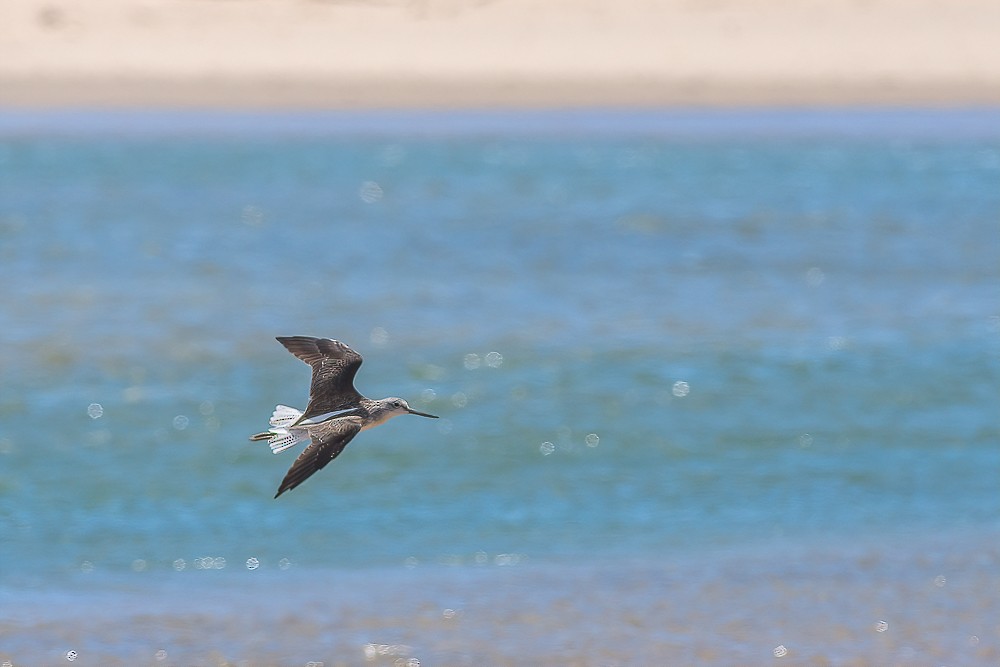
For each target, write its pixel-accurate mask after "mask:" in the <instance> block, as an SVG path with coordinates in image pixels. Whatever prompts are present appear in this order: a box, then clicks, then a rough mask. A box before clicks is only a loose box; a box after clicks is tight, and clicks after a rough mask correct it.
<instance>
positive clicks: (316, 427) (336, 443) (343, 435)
mask: <svg viewBox="0 0 1000 667" xmlns="http://www.w3.org/2000/svg"><path fill="white" fill-rule="evenodd" d="M277 341H278V342H279V343H281V344H282V345H284V346H285V348H286V349H287V350H288V351H289V352H291V353H292V354H294V355H295V356H296V357H298V358H299V359H301V360H302V361H304V362H306V363H307V364H309V366H311V367H312V383H311V384H310V386H309V403H308V404H307V405H306V409H305V411H301V412H300V411H299V410H296V409H295V408H290V407H288V406H287V405H278V406H276V407H275V408H274V413H273V414H272V415H271V420H270V424H271V428H270V429H268V430H267V431H264V432H263V433H257V434H256V435H252V436H250V439H251V440H267V443H268V445H270V447H271V451H272V452H274V453H275V454H278V453H280V452H283V451H285V450H286V449H288V448H289V447H293V446H295V445H297V444H299V443H300V442H304V443H306V445H307V446H306V448H305V449H304V450H303V451H302V453H301V454H300V455H299V457H298V458H297V459H295V463H293V464H292V467H291V468H289V469H288V472H287V473H286V474H285V478H284V479H283V480H281V486H279V487H278V492H277V493H276V494H275V495H274V497H275V498H277V497H278V496H280V495H281V494H282V493H284V492H285V491H291V490H292V489H294V488H295V487H296V486H298V485H299V484H301V483H302V482H304V481H306V480H307V479H309V478H310V477H311V476H312V475H313V474H314V473H316V472H318V471H320V470H322V469H323V468H324V467H326V464H327V463H329V462H330V461H332V460H333V459H335V458H336V457H337V455H338V454H340V452H342V451H344V447H346V446H347V443H349V442H350V441H351V440H352V439H353V438H354V436H356V435H357V434H358V433H360V432H361V431H364V430H365V429H369V428H372V427H373V426H378V425H379V424H382V423H384V422H386V421H388V420H389V419H392V418H393V417H395V416H396V415H405V414H411V415H419V416H421V417H430V418H431V419H437V416H436V415H429V414H427V413H425V412H417V411H416V410H414V409H412V408H411V407H410V406H409V405H407V404H406V401H404V400H403V399H401V398H396V397H395V396H390V397H389V398H382V399H379V400H377V401H373V400H372V399H370V398H366V397H365V396H362V395H361V394H360V393H359V392H358V390H357V389H355V388H354V376H355V375H357V373H358V369H359V368H361V362H362V361H363V360H362V358H361V355H360V354H358V353H357V352H355V351H354V350H353V349H351V348H350V347H349V346H348V345H346V344H345V343H341V342H340V341H339V340H333V339H330V338H314V337H312V336H278V337H277Z"/></svg>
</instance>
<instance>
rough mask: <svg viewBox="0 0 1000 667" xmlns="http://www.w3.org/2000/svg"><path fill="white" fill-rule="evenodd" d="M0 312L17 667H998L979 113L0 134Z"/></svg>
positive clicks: (6, 572)
mask: <svg viewBox="0 0 1000 667" xmlns="http://www.w3.org/2000/svg"><path fill="white" fill-rule="evenodd" d="M0 284H3V285H4V286H5V289H4V296H3V297H2V298H0V332H2V333H0V341H2V346H0V373H2V376H0V380H2V386H0V600H2V603H0V658H3V659H5V660H8V661H10V662H11V663H12V664H14V665H17V664H66V662H67V659H68V658H67V656H69V652H70V651H73V652H74V653H73V655H72V657H73V662H75V663H76V664H224V663H226V661H230V662H239V661H243V662H244V663H246V664H306V662H307V661H314V662H318V661H325V663H326V664H341V663H343V664H383V663H384V664H394V661H398V660H409V661H411V663H410V664H414V662H413V661H420V660H422V661H423V664H487V663H493V664H528V663H531V662H536V663H546V664H668V663H673V664H692V663H695V662H697V663H701V664H733V663H734V662H735V663H742V664H766V663H769V662H770V661H772V660H781V659H795V660H797V662H796V663H795V664H804V663H805V662H806V661H807V660H813V661H822V660H826V661H827V662H833V663H835V664H846V663H848V662H850V661H851V660H854V661H855V662H860V663H861V664H864V663H865V662H866V661H867V660H868V659H870V660H873V661H877V662H881V663H882V664H942V660H953V661H955V662H956V664H980V663H981V664H991V662H992V663H995V662H996V658H997V655H998V654H1000V626H997V624H996V618H997V616H996V614H997V612H998V609H1000V606H998V605H997V603H996V600H995V599H994V598H996V597H997V596H996V593H997V591H1000V588H998V586H1000V581H998V569H997V568H998V567H1000V549H998V547H997V538H998V537H1000V520H998V517H1000V400H998V399H1000V113H998V112H996V111H994V110H978V111H977V110H974V111H910V112H907V111H905V110H903V111H893V112H889V111H878V110H839V111H812V112H811V111H742V112H725V113H722V112H683V113H681V112H674V113H668V112H642V113H627V112H590V113H588V114H583V115H581V114H574V113H570V112H564V113H559V112H553V113H534V114H533V113H520V114H518V113H512V114H486V113H479V114H477V113H471V112H470V113H452V114H446V113H442V114H409V115H408V114H406V113H400V114H375V115H372V116H365V115H361V114H320V115H308V114H299V115H296V114H284V115H259V116H258V115H239V114H232V115H229V116H226V115H217V114H207V113H205V114H199V113H191V114H183V113H172V114H154V113H147V114H143V113H138V112H136V113H129V114H110V113H108V114H85V113H80V114H50V115H45V114H13V113H7V114H4V115H2V116H0ZM291 334H311V335H319V336H329V337H335V338H339V339H341V340H344V341H346V342H348V343H349V344H351V345H352V346H354V347H355V348H356V349H358V350H359V351H361V352H362V354H364V355H365V359H366V361H365V364H364V366H363V367H362V369H361V372H360V373H359V375H358V380H357V384H358V386H359V389H360V390H361V391H362V392H363V393H365V394H367V395H369V396H372V397H381V396H385V395H399V396H403V397H405V398H406V399H407V400H409V401H410V402H411V403H412V404H413V405H414V406H415V407H416V408H417V409H419V410H426V411H428V412H432V413H435V414H438V415H440V416H441V419H439V420H437V421H430V420H424V419H420V418H417V417H405V418H403V417H401V418H398V419H395V420H393V421H391V422H390V423H388V424H387V425H385V426H382V427H379V428H378V429H376V430H372V431H367V432H365V433H364V434H362V435H360V436H359V437H358V438H357V439H356V440H355V441H353V442H352V443H351V444H350V445H349V447H348V448H347V449H346V450H345V452H344V454H343V455H342V456H341V457H340V458H338V459H337V460H336V461H334V462H333V463H331V465H330V466H329V467H328V468H326V469H325V470H323V471H321V472H320V473H318V474H317V475H316V476H315V477H313V478H311V479H310V480H309V481H308V482H306V483H305V484H304V485H303V486H301V487H300V488H298V489H295V490H294V491H293V492H291V493H289V494H287V495H285V496H282V497H281V498H280V499H277V500H275V499H273V497H272V496H273V495H274V491H275V490H276V488H277V485H278V483H279V482H280V480H281V478H282V476H283V475H284V472H285V470H286V469H287V466H288V465H289V464H290V463H291V461H292V460H293V458H294V456H295V454H294V453H285V454H283V455H280V456H273V455H272V454H271V453H270V452H269V451H268V449H267V448H266V446H264V445H262V444H261V443H252V442H249V441H248V440H247V436H248V435H250V434H251V433H254V432H257V431H259V430H262V429H263V428H265V427H266V425H267V419H268V417H269V415H270V413H271V410H272V409H273V407H274V405H275V404H277V403H286V404H289V405H295V406H299V407H303V405H304V403H305V400H306V397H307V390H308V379H309V369H308V367H307V366H305V365H304V364H302V363H301V362H299V361H298V360H296V359H295V358H294V357H292V356H291V355H289V354H288V353H287V352H286V351H285V350H284V349H283V348H282V347H281V346H280V345H279V344H278V343H276V342H275V341H274V336H276V335H291ZM948 582H950V583H948ZM990 591H992V593H990ZM934 595H938V597H937V598H934V597H933V596H934ZM866 596H871V599H869V597H866ZM841 598H842V599H841ZM626 609H631V610H633V611H632V612H629V613H632V616H629V615H628V613H626V612H625V611H623V610H626ZM250 610H253V613H252V614H251V612H250ZM269 614H270V615H269ZM251 615H253V616H254V617H255V618H257V619H258V620H257V621H256V622H255V621H251V620H248V618H247V617H248V616H251ZM808 618H814V619H822V620H821V621H819V620H817V622H816V623H814V624H811V625H810V623H809V622H808V621H807V620H806V619H808ZM897 618H898V619H900V621H899V622H897V621H896V620H894V619H897ZM990 618H992V620H990ZM260 619H264V620H260ZM459 622H461V624H462V625H461V628H458V627H457V626H456V624H457V623H459ZM248 624H249V625H248ZM880 624H885V625H880ZM109 628H117V630H115V631H112V630H109ZM500 628H506V629H505V630H501V629H500ZM380 638H384V640H383V639H380ZM879 642H881V643H879ZM887 642H888V643H887ZM859 656H860V657H859ZM865 656H867V659H866V657H865Z"/></svg>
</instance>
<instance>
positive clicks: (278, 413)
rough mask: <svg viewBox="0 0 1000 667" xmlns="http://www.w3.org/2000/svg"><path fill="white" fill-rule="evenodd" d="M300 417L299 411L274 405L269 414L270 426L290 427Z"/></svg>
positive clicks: (285, 406) (300, 412)
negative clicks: (272, 410)
mask: <svg viewBox="0 0 1000 667" xmlns="http://www.w3.org/2000/svg"><path fill="white" fill-rule="evenodd" d="M301 416H302V411H301V410H296V409H295V408H290V407H288V406H287V405H276V406H274V412H273V413H272V414H271V426H291V425H292V424H294V423H295V420H296V419H298V418H299V417H301Z"/></svg>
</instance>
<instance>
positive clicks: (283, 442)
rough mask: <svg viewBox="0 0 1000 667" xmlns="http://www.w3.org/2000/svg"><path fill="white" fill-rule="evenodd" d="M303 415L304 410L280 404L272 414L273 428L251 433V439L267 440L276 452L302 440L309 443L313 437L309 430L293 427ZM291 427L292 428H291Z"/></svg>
mask: <svg viewBox="0 0 1000 667" xmlns="http://www.w3.org/2000/svg"><path fill="white" fill-rule="evenodd" d="M301 416H302V412H301V411H299V410H296V409H295V408H290V407H288V406H287V405H278V406H276V407H275V408H274V412H273V413H272V414H271V421H270V423H271V428H269V429H268V430H266V431H264V432H263V433H257V434H255V435H251V436H250V439H251V440H267V444H268V446H269V447H270V448H271V451H272V452H273V453H275V454H278V453H280V452H283V451H285V450H286V449H288V448H289V447H294V446H295V445H297V444H299V443H300V442H304V443H306V444H309V441H310V440H311V439H312V438H310V436H309V431H308V430H306V429H304V428H296V427H291V425H292V424H294V423H295V421H296V420H297V419H298V418H299V417H301ZM290 427H291V428H290Z"/></svg>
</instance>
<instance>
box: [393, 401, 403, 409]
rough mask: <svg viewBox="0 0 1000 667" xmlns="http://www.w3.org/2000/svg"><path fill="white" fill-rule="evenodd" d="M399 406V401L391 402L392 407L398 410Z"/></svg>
mask: <svg viewBox="0 0 1000 667" xmlns="http://www.w3.org/2000/svg"><path fill="white" fill-rule="evenodd" d="M401 405H402V403H400V402H399V401H393V402H392V407H394V408H398V407H399V406H401Z"/></svg>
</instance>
